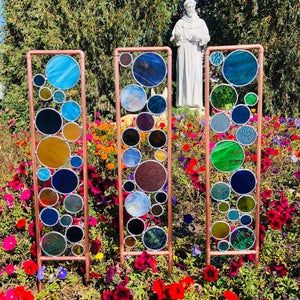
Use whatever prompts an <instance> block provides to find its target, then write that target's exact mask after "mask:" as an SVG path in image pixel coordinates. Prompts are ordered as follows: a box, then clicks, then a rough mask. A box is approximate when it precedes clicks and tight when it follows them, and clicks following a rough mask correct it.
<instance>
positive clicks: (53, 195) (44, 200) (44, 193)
mask: <svg viewBox="0 0 300 300" xmlns="http://www.w3.org/2000/svg"><path fill="white" fill-rule="evenodd" d="M38 198H39V202H40V204H41V205H42V206H54V205H56V203H57V202H58V199H59V196H58V194H57V192H56V191H55V190H53V189H52V188H43V189H42V190H41V191H40V192H39V196H38Z"/></svg>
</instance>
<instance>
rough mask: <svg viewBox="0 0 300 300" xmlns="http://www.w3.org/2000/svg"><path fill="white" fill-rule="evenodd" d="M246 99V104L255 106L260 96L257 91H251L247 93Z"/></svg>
mask: <svg viewBox="0 0 300 300" xmlns="http://www.w3.org/2000/svg"><path fill="white" fill-rule="evenodd" d="M244 101H245V104H247V105H249V106H254V105H255V104H256V103H257V101H258V97H257V95H256V94H255V93H252V92H250V93H248V94H246V95H245V97H244Z"/></svg>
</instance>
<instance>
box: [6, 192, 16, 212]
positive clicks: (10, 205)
mask: <svg viewBox="0 0 300 300" xmlns="http://www.w3.org/2000/svg"><path fill="white" fill-rule="evenodd" d="M3 199H4V200H5V201H6V204H7V206H8V208H10V209H11V208H13V207H14V201H15V198H14V196H13V195H11V194H5V195H4V196H3Z"/></svg>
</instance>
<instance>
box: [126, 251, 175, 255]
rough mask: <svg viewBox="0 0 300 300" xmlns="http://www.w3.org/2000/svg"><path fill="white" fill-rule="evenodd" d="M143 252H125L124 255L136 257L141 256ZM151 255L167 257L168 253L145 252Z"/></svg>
mask: <svg viewBox="0 0 300 300" xmlns="http://www.w3.org/2000/svg"><path fill="white" fill-rule="evenodd" d="M142 253H143V251H125V252H124V255H125V256H126V255H128V256H138V255H141V254H142ZM147 253H149V254H151V255H169V251H147Z"/></svg>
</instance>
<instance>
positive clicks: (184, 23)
mask: <svg viewBox="0 0 300 300" xmlns="http://www.w3.org/2000/svg"><path fill="white" fill-rule="evenodd" d="M195 8H196V2H195V1H194V0H186V1H185V2H184V9H185V14H184V16H183V17H182V18H181V19H180V20H179V21H177V23H176V25H175V27H174V29H173V32H172V37H171V41H174V43H175V44H176V46H178V47H179V48H178V52H177V62H176V69H177V96H176V105H177V106H182V105H189V106H198V107H199V109H200V110H203V97H202V94H203V93H202V85H203V72H202V68H203V67H202V65H203V52H202V49H203V46H205V45H206V44H207V43H208V42H209V41H210V36H209V32H208V28H207V26H206V23H205V22H204V20H202V19H200V18H199V16H198V14H197V12H196V9H195Z"/></svg>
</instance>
